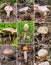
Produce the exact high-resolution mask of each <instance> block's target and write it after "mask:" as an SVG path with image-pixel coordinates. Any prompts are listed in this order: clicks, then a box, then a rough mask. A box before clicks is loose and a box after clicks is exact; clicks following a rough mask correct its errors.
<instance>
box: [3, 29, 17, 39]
mask: <svg viewBox="0 0 51 65" xmlns="http://www.w3.org/2000/svg"><path fill="white" fill-rule="evenodd" d="M2 32H5V33H9V39H10V40H11V38H10V35H11V34H12V35H14V38H15V34H17V29H14V28H4V29H3V30H2Z"/></svg>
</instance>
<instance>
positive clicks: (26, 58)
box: [24, 51, 27, 62]
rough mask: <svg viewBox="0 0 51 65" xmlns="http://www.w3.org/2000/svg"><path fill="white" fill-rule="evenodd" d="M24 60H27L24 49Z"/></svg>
mask: <svg viewBox="0 0 51 65" xmlns="http://www.w3.org/2000/svg"><path fill="white" fill-rule="evenodd" d="M24 60H25V62H27V51H24Z"/></svg>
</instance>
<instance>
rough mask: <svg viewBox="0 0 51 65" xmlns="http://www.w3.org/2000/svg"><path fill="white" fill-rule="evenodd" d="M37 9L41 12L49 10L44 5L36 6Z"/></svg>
mask: <svg viewBox="0 0 51 65" xmlns="http://www.w3.org/2000/svg"><path fill="white" fill-rule="evenodd" d="M38 10H40V11H42V12H47V11H49V9H48V8H47V7H46V6H38Z"/></svg>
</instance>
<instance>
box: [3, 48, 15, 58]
mask: <svg viewBox="0 0 51 65" xmlns="http://www.w3.org/2000/svg"><path fill="white" fill-rule="evenodd" d="M3 54H4V55H5V59H8V57H9V56H12V55H13V54H14V51H13V50H12V49H4V51H3Z"/></svg>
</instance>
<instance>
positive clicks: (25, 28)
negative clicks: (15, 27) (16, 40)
mask: <svg viewBox="0 0 51 65" xmlns="http://www.w3.org/2000/svg"><path fill="white" fill-rule="evenodd" d="M23 29H24V31H25V33H24V40H25V38H26V36H27V31H28V29H29V25H28V24H24V26H23Z"/></svg>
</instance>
